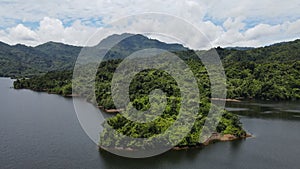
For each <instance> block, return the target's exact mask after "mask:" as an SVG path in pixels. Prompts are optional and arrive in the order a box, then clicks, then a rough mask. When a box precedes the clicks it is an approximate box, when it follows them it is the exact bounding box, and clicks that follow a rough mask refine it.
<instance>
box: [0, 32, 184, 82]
mask: <svg viewBox="0 0 300 169" xmlns="http://www.w3.org/2000/svg"><path fill="white" fill-rule="evenodd" d="M128 35H130V36H129V37H128V38H126V39H124V40H122V41H121V42H119V43H118V44H117V45H115V46H114V47H113V48H112V49H111V50H110V51H109V52H108V53H107V55H106V57H105V59H106V60H108V59H124V58H125V57H127V56H128V55H129V54H131V53H133V52H135V51H138V50H142V49H146V48H159V49H164V50H168V51H172V52H176V51H186V50H188V49H187V48H185V47H183V46H182V45H180V44H167V43H164V42H160V41H158V40H154V39H149V38H147V37H145V36H143V35H139V34H137V35H134V34H121V35H111V36H109V37H107V38H106V39H104V40H102V41H101V42H100V44H105V43H112V42H113V41H115V40H116V39H118V38H122V37H123V36H128ZM81 49H82V47H78V46H72V45H67V44H63V43H57V42H47V43H45V44H42V45H38V46H36V47H28V46H25V45H21V44H17V45H13V46H11V45H8V44H5V43H3V42H0V76H6V77H31V76H34V75H38V74H42V73H46V72H49V71H55V70H67V69H72V68H73V66H74V64H75V61H76V59H77V57H78V55H79V53H80V51H81Z"/></svg>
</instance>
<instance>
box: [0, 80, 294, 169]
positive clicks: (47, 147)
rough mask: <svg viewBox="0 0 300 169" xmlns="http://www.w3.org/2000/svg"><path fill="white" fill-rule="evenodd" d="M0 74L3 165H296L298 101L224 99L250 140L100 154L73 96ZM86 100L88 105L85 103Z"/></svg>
mask: <svg viewBox="0 0 300 169" xmlns="http://www.w3.org/2000/svg"><path fill="white" fill-rule="evenodd" d="M12 82H13V81H12V80H11V79H7V78H0V168H1V169H15V168H22V169H35V168H39V169H40V168H50V169H59V168H62V169H69V168H70V169H77V168H78V169H96V168H99V169H201V168H203V169H299V166H300V160H299V157H300V135H299V129H300V102H241V103H228V104H227V106H226V107H227V110H229V111H231V112H233V113H236V114H238V115H239V116H240V117H241V121H242V123H243V125H244V128H245V129H246V130H247V131H248V132H250V133H252V134H253V135H254V137H253V138H249V139H246V140H237V141H233V142H223V143H221V142H219V143H215V144H212V145H209V146H207V147H205V148H203V149H191V150H184V151H169V152H166V153H164V154H162V155H160V156H156V157H152V158H147V159H128V158H122V157H118V156H115V155H112V154H110V153H107V152H98V149H97V145H96V144H94V142H93V141H91V140H90V139H89V137H88V136H87V135H86V134H85V132H84V131H83V130H82V128H81V126H80V124H79V122H78V120H77V117H76V113H75V110H74V106H73V102H72V99H70V98H64V97H61V96H58V95H50V94H47V93H38V92H33V91H30V90H15V89H12V88H11V87H12ZM83 104H89V103H83Z"/></svg>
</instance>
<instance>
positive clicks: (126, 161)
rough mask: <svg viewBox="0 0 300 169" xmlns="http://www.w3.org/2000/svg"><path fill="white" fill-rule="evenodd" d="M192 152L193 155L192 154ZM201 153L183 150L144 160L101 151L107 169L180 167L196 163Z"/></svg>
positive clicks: (197, 150) (198, 150)
mask: <svg viewBox="0 0 300 169" xmlns="http://www.w3.org/2000/svg"><path fill="white" fill-rule="evenodd" d="M191 152H192V153H191ZM200 152H201V149H190V150H181V151H174V150H170V151H169V152H166V153H164V154H161V155H159V156H155V157H150V158H142V159H132V158H125V157H120V156H117V155H114V154H111V153H109V152H106V151H100V152H99V154H100V158H102V159H103V162H104V163H106V164H105V166H106V167H107V169H123V168H124V169H128V168H131V169H139V168H143V169H144V168H145V166H147V168H149V169H153V168H155V169H156V168H157V169H158V168H163V166H170V164H172V165H177V164H178V165H179V164H180V163H182V161H191V162H192V161H194V160H196V159H197V157H198V154H199V153H200Z"/></svg>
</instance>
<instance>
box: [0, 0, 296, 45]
mask: <svg viewBox="0 0 300 169" xmlns="http://www.w3.org/2000/svg"><path fill="white" fill-rule="evenodd" d="M299 9H300V1H299V0H288V1H282V0H178V1H175V0H164V1H161V0H122V1H120V0H93V1H87V0H26V1H24V0H0V41H2V42H5V43H8V44H11V45H14V44H18V43H20V44H25V45H29V46H36V45H39V44H42V43H45V42H48V41H55V42H62V43H66V44H71V45H79V46H85V45H86V44H87V41H88V40H89V39H90V38H91V37H92V36H93V35H94V34H95V32H99V31H102V30H103V29H107V28H109V25H110V24H111V23H112V22H116V21H118V20H120V19H122V18H124V17H125V18H126V17H127V16H131V15H140V14H144V13H148V12H150V13H159V14H161V15H164V14H166V15H170V16H173V17H175V18H176V17H177V18H179V19H181V20H185V21H186V22H187V23H189V24H191V25H193V26H195V27H196V28H197V29H198V30H199V31H201V32H202V33H203V34H204V35H205V36H206V37H207V39H208V41H209V43H210V45H211V46H214V47H215V46H222V47H228V46H251V47H258V46H266V45H270V44H273V43H277V42H282V41H291V40H295V39H298V38H300V10H299ZM137 22H138V21H137ZM148 22H153V23H150V24H149V23H148V24H143V22H139V24H132V22H131V21H128V22H126V23H127V24H128V25H127V26H128V27H131V28H130V30H131V33H135V32H134V30H139V31H145V32H147V31H149V30H154V29H155V28H157V27H163V28H164V29H166V30H169V31H170V32H169V33H170V34H172V35H176V34H182V32H185V34H184V36H185V38H186V39H194V41H193V44H189V43H185V44H184V45H185V46H187V47H190V48H197V49H201V48H205V47H207V44H205V43H207V42H204V41H203V40H200V38H199V39H197V36H195V35H193V34H192V33H191V32H190V31H188V30H181V29H178V30H177V29H174V27H175V28H176V25H174V24H169V23H165V22H164V21H163V20H160V19H157V20H149V21H148ZM149 25H151V26H149ZM155 30H156V29H155ZM122 31H124V28H123V29H122ZM122 31H121V30H120V33H122ZM137 32H138V31H137ZM158 33H159V32H158ZM189 33H190V34H189ZM155 38H158V39H159V40H163V41H166V42H172V43H173V42H177V43H180V42H181V41H180V39H176V38H173V39H172V40H167V39H165V38H161V37H159V36H157V37H155ZM100 40H101V39H99V41H100Z"/></svg>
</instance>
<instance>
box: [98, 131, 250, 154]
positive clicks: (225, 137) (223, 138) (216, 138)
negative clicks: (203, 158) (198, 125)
mask: <svg viewBox="0 0 300 169" xmlns="http://www.w3.org/2000/svg"><path fill="white" fill-rule="evenodd" d="M250 137H252V135H250V134H246V135H245V136H242V137H237V136H234V135H232V134H220V133H214V134H213V135H212V136H211V137H210V138H209V139H207V141H205V142H204V143H199V144H198V145H196V146H184V147H178V146H175V147H173V148H172V150H174V151H181V150H189V149H195V148H203V147H206V146H208V145H210V144H213V143H216V142H228V141H234V140H241V139H247V138H250ZM98 148H99V151H102V150H105V151H109V150H114V151H138V150H134V149H132V148H123V147H116V148H107V147H101V146H100V145H99V146H98Z"/></svg>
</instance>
